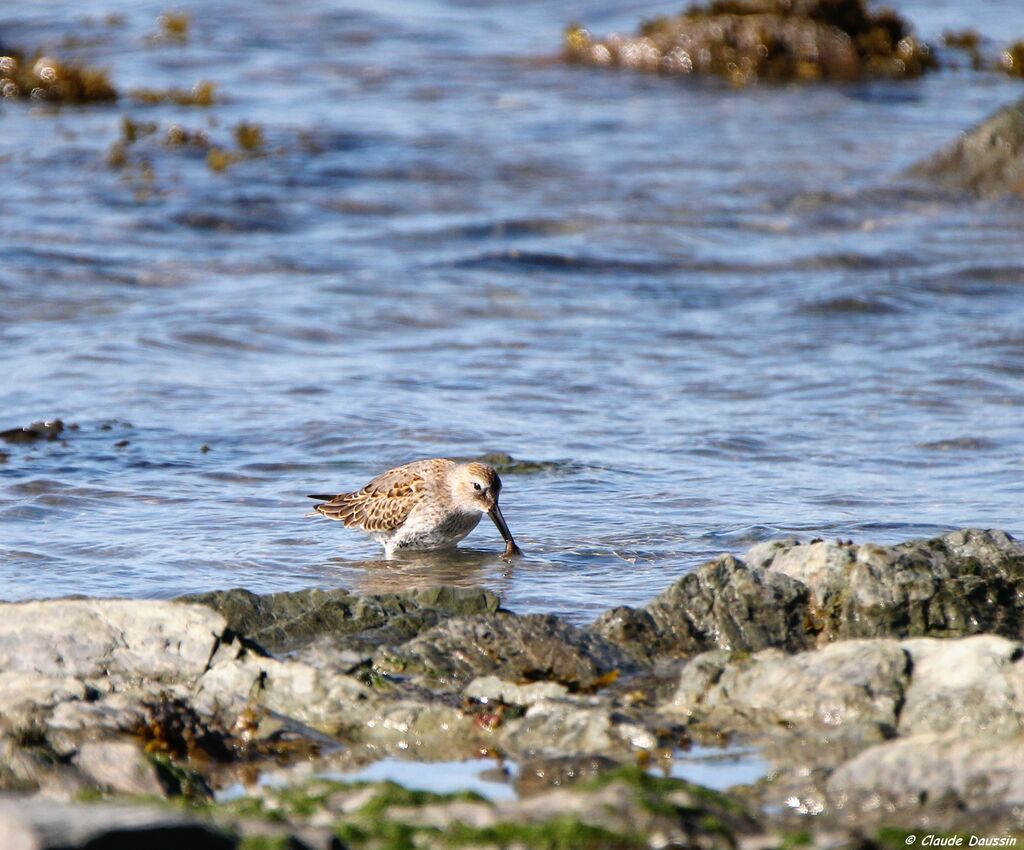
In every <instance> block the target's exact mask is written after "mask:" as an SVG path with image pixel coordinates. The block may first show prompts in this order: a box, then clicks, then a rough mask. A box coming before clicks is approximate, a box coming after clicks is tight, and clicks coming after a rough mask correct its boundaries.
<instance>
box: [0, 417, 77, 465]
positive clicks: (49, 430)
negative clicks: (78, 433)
mask: <svg viewBox="0 0 1024 850" xmlns="http://www.w3.org/2000/svg"><path fill="white" fill-rule="evenodd" d="M63 430H64V423H63V422H62V421H61V420H60V419H51V420H46V421H43V422H33V423H32V424H31V425H26V426H25V427H23V428H8V429H7V430H6V431H0V440H3V441H4V442H5V443H14V444H24V443H34V442H36V441H37V440H56V439H57V437H59V436H60V434H61V432H62V431H63ZM5 459H6V456H5Z"/></svg>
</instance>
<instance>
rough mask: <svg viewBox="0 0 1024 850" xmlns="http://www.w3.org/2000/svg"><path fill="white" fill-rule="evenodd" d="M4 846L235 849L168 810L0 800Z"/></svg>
mask: <svg viewBox="0 0 1024 850" xmlns="http://www.w3.org/2000/svg"><path fill="white" fill-rule="evenodd" d="M0 846H2V847H3V848H4V850H77V848H81V850H86V848H88V850H118V848H127V847H145V848H147V850H178V848H181V847H188V848H189V850H233V848H234V847H235V841H234V839H233V838H231V837H230V836H229V835H228V834H226V833H224V832H221V831H220V830H218V829H216V828H215V827H212V826H210V825H208V824H204V823H200V822H198V821H196V820H192V819H190V818H187V817H184V816H182V815H179V814H175V813H174V812H172V811H169V810H167V809H158V808H155V807H142V806H125V805H110V804H96V805H81V804H72V803H59V802H56V801H54V800H41V799H40V800H26V799H24V798H11V797H6V798H0Z"/></svg>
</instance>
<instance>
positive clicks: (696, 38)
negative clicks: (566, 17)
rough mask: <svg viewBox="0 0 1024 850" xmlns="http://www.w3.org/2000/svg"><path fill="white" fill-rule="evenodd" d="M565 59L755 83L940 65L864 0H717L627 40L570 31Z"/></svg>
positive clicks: (894, 18)
mask: <svg viewBox="0 0 1024 850" xmlns="http://www.w3.org/2000/svg"><path fill="white" fill-rule="evenodd" d="M563 55H564V57H565V58H566V60H567V61H569V62H579V63H583V64H587V65H597V66H611V67H621V68H628V69H632V70H640V71H649V72H654V73H661V74H677V75H687V74H713V75H716V76H720V77H725V78H726V79H727V80H729V81H730V82H731V83H733V84H734V85H745V84H748V83H751V82H755V81H757V80H786V81H790V80H854V79H861V78H865V77H884V78H906V77H917V76H920V75H921V74H923V73H925V72H926V71H929V70H931V69H933V68H935V67H937V63H936V62H935V59H934V57H933V56H932V52H931V49H930V48H929V46H928V45H927V44H924V43H922V42H920V41H918V40H917V39H916V38H915V37H914V36H913V35H912V34H911V28H910V25H909V24H908V23H907V22H906V21H905V20H904V19H903V18H901V17H900V16H899V15H897V14H896V13H895V12H891V11H888V10H880V11H878V12H869V11H868V9H867V6H866V4H865V3H864V2H863V0H797V1H796V2H792V0H714V1H713V2H711V3H709V4H708V5H707V6H692V7H690V8H689V9H688V10H687V11H685V12H683V13H682V14H681V15H676V16H672V17H660V18H656V19H654V20H652V21H649V22H647V23H645V24H644V25H643V26H642V27H641V28H640V30H639V32H638V33H637V34H636V35H634V36H621V35H610V36H607V37H605V38H596V39H595V38H594V37H593V36H592V35H591V34H590V33H589V32H588V31H587V30H585V29H584V28H582V27H570V29H569V30H568V31H567V33H566V36H565V44H564V50H563Z"/></svg>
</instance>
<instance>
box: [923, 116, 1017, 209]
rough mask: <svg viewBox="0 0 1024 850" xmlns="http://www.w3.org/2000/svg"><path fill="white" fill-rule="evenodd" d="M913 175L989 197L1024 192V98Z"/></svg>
mask: <svg viewBox="0 0 1024 850" xmlns="http://www.w3.org/2000/svg"><path fill="white" fill-rule="evenodd" d="M910 175H911V176H912V177H919V178H924V179H927V180H931V181H934V182H935V183H938V184H939V185H940V186H944V187H946V188H949V189H956V190H960V191H965V192H972V193H974V194H977V195H983V196H986V197H996V196H1000V195H1021V194H1024V100H1019V101H1017V102H1016V103H1012V104H1010V105H1009V106H1004V107H1003V108H1002V109H1000V110H999V111H998V112H995V113H993V114H992V115H990V116H989V117H988V118H986V119H985V120H984V121H982V122H981V123H980V124H978V125H977V126H976V127H974V128H973V129H971V130H968V131H967V133H965V134H964V135H963V136H961V138H959V139H957V140H956V141H955V142H954V143H953V144H951V145H950V146H949V147H948V148H946V149H945V150H943V151H941V152H939V153H938V154H936V155H934V156H932V157H929V158H928V159H925V160H923V161H922V162H919V163H918V164H917V165H915V166H914V167H913V168H912V169H911V170H910Z"/></svg>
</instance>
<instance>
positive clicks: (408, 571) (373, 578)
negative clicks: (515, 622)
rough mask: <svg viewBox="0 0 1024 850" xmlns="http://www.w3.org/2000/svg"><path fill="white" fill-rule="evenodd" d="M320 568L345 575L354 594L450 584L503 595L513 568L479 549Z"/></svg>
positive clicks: (335, 562) (341, 561) (338, 561)
mask: <svg viewBox="0 0 1024 850" xmlns="http://www.w3.org/2000/svg"><path fill="white" fill-rule="evenodd" d="M324 566H325V567H326V568H327V569H330V570H333V571H343V572H344V573H345V574H347V576H348V577H350V580H349V581H347V582H346V585H347V586H348V589H349V590H351V591H352V592H353V593H358V594H367V593H396V592H398V591H401V590H409V589H411V588H415V587H434V586H436V585H439V584H450V585H456V586H458V587H472V586H480V587H486V588H487V589H488V590H491V591H493V592H494V593H496V594H498V596H503V595H505V594H507V593H508V592H509V591H510V589H511V585H512V575H513V570H514V569H515V564H514V563H513V562H510V561H508V560H504V559H502V558H500V557H499V556H498V554H497V553H496V552H493V551H491V552H488V551H483V550H479V549H444V550H437V551H427V552H407V553H405V554H403V555H402V556H401V557H397V558H394V559H392V560H384V559H383V558H381V559H369V560H362V561H349V560H346V559H345V558H328V559H327V561H326V562H325V564H324Z"/></svg>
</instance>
